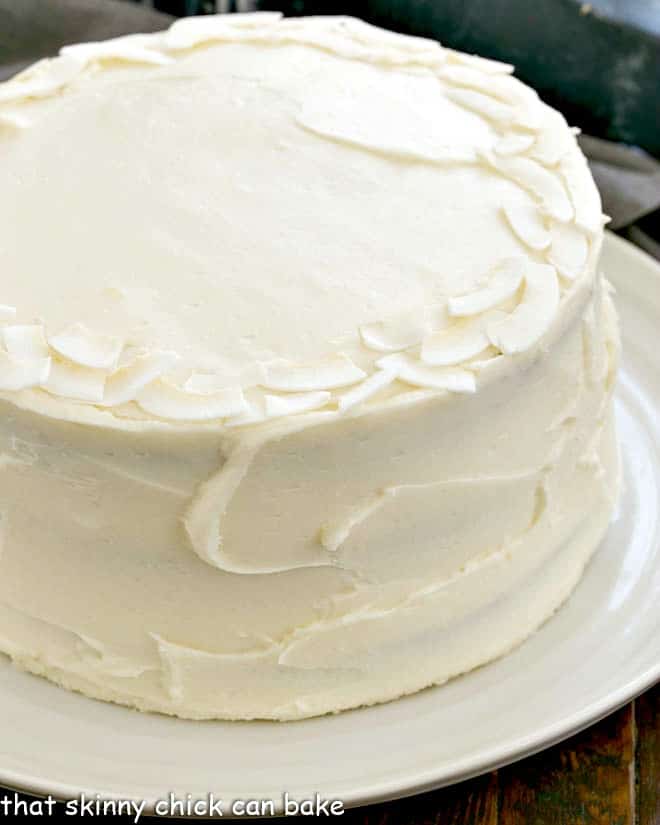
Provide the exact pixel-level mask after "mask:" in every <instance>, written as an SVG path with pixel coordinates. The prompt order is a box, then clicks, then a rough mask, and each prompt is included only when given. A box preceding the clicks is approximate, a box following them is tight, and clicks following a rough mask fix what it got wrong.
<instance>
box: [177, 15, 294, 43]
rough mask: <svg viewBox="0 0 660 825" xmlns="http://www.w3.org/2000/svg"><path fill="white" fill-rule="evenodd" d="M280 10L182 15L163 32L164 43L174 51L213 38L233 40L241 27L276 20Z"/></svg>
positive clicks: (257, 26) (259, 24) (254, 26)
mask: <svg viewBox="0 0 660 825" xmlns="http://www.w3.org/2000/svg"><path fill="white" fill-rule="evenodd" d="M281 17H282V13H281V12H253V13H251V14H231V15H229V14H208V15H204V16H200V17H182V18H181V19H179V20H176V21H175V22H174V23H173V24H172V25H171V26H170V28H169V29H168V30H167V31H166V32H165V33H164V34H163V43H164V45H165V47H166V48H168V49H172V50H178V49H191V48H193V46H197V45H199V44H200V43H206V42H209V41H211V40H226V39H230V37H231V35H232V33H233V34H234V35H236V34H238V33H239V31H240V30H241V29H244V30H250V29H257V28H259V27H261V26H269V25H271V24H273V23H276V22H277V21H278V20H280V19H281Z"/></svg>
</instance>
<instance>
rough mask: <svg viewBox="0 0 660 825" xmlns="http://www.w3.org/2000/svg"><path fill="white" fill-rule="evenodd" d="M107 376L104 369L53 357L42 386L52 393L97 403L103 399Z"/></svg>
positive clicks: (75, 399)
mask: <svg viewBox="0 0 660 825" xmlns="http://www.w3.org/2000/svg"><path fill="white" fill-rule="evenodd" d="M106 376H107V373H105V372H104V371H103V370H97V369H92V368H90V367H81V366H79V365H78V364H68V363H65V362H63V361H59V360H58V359H56V358H53V359H52V363H51V368H50V372H49V374H48V377H47V379H45V380H44V382H43V383H42V385H41V386H42V389H44V390H46V392H49V393H50V394H51V395H58V396H60V397H62V398H68V399H71V400H74V401H90V402H92V403H94V404H96V403H98V402H100V401H102V400H103V391H104V387H105V379H106Z"/></svg>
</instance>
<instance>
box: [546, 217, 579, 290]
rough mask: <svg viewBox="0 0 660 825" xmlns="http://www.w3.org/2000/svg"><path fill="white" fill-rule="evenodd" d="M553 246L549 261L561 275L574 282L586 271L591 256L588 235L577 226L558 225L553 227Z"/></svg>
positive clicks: (549, 253)
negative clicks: (589, 255)
mask: <svg viewBox="0 0 660 825" xmlns="http://www.w3.org/2000/svg"><path fill="white" fill-rule="evenodd" d="M551 232H552V246H551V247H550V250H549V252H548V261H549V262H550V263H551V264H552V265H553V266H554V267H556V269H557V271H558V272H559V274H560V275H563V276H564V278H568V280H569V281H574V280H575V279H576V278H577V276H578V275H579V274H580V273H581V272H582V270H583V269H584V265H585V264H586V262H587V256H588V254H589V242H588V240H587V237H586V235H585V234H584V232H583V231H581V230H580V229H579V228H578V227H577V226H575V224H568V223H558V224H555V225H554V226H553V227H552V230H551Z"/></svg>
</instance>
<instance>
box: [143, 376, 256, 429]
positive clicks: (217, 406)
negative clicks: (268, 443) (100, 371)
mask: <svg viewBox="0 0 660 825" xmlns="http://www.w3.org/2000/svg"><path fill="white" fill-rule="evenodd" d="M135 400H136V402H137V404H138V406H139V407H141V408H142V409H143V410H144V411H145V412H148V413H150V414H151V415H156V416H158V417H159V418H168V419H171V420H173V421H208V420H211V419H214V418H230V417H231V416H234V415H238V414H239V413H241V412H243V410H244V409H245V407H246V403H245V397H244V395H243V392H242V390H240V389H239V388H238V387H226V388H225V389H223V390H220V391H219V392H214V393H203V394H202V393H191V392H188V391H187V390H185V389H184V388H182V387H178V386H176V385H175V384H172V383H170V382H169V381H165V380H164V379H162V378H157V379H156V380H155V381H152V382H151V383H150V384H148V385H147V386H146V387H144V388H143V389H142V390H140V392H139V393H138V394H137V396H136V399H135Z"/></svg>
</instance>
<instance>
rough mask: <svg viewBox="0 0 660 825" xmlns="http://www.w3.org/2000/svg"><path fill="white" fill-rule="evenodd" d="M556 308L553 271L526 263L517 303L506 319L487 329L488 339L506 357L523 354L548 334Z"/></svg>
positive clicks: (556, 285) (549, 267) (555, 280)
mask: <svg viewBox="0 0 660 825" xmlns="http://www.w3.org/2000/svg"><path fill="white" fill-rule="evenodd" d="M558 306H559V282H558V280H557V273H556V271H555V269H554V267H552V266H548V265H547V264H537V263H532V262H529V263H528V264H527V268H526V271H525V290H524V292H523V295H522V298H521V300H520V303H519V304H518V306H517V307H516V308H515V309H514V311H513V312H512V313H511V314H510V315H506V316H505V317H504V318H501V319H499V320H495V321H493V322H491V323H490V324H489V325H488V327H487V333H488V337H489V339H490V341H491V343H492V344H493V346H494V347H497V348H498V349H499V350H501V352H503V353H504V354H506V355H512V354H514V353H518V352H524V351H525V350H527V349H529V348H530V347H531V346H533V345H534V344H535V343H536V342H537V341H538V340H539V339H540V338H541V337H542V336H543V335H544V334H545V332H546V331H547V330H548V328H549V327H550V324H551V323H552V320H553V319H554V317H555V315H556V313H557V307H558Z"/></svg>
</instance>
